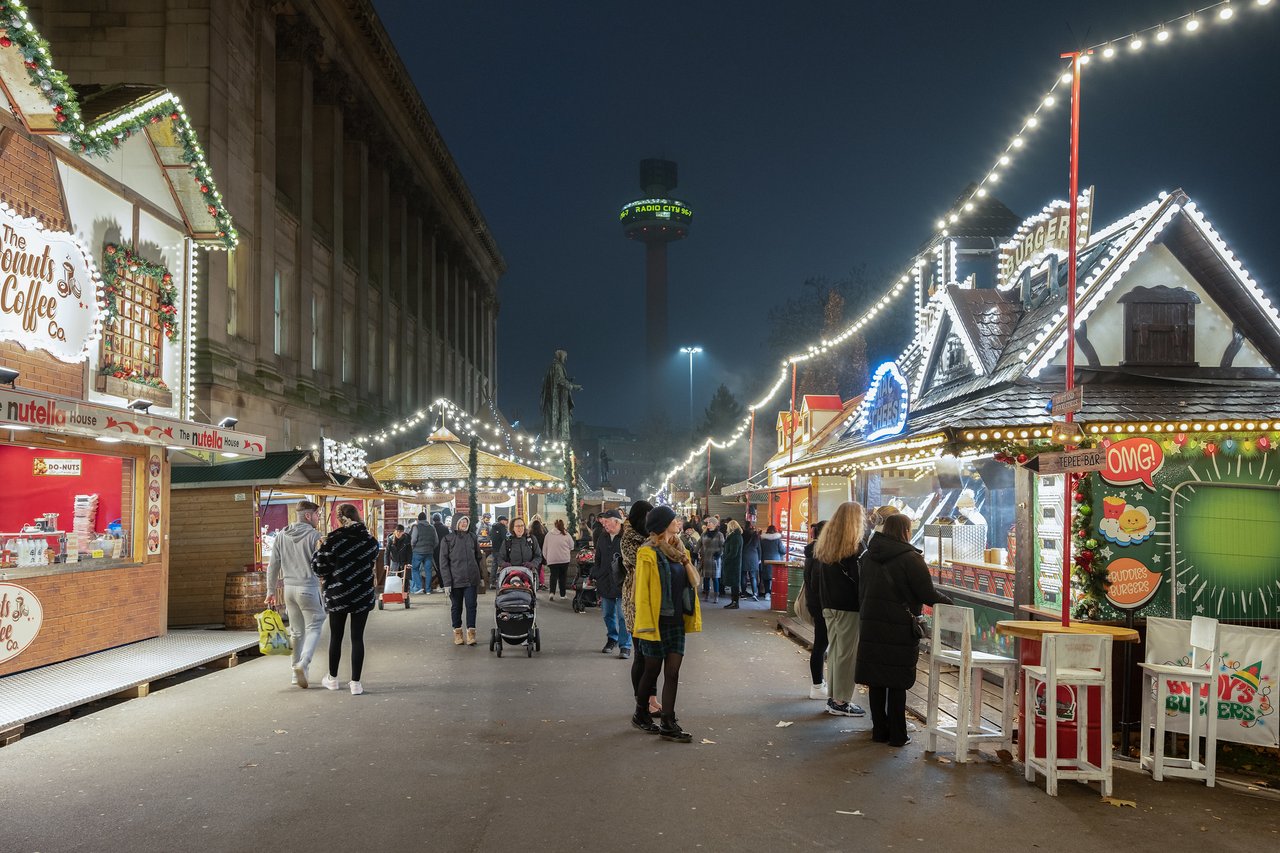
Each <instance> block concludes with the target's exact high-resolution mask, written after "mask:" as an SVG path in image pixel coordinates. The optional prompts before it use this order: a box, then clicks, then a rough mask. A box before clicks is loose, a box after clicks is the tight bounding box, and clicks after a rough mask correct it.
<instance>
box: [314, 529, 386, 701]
mask: <svg viewBox="0 0 1280 853" xmlns="http://www.w3.org/2000/svg"><path fill="white" fill-rule="evenodd" d="M338 523H339V524H340V525H341V526H340V527H338V529H336V530H334V531H332V532H331V533H330V534H329V535H328V536H326V537H324V538H323V539H321V540H320V548H319V549H318V550H317V551H316V553H315V556H313V557H312V558H311V568H312V570H313V571H314V572H315V573H316V574H317V575H319V576H320V591H321V595H322V596H323V597H324V609H325V610H326V611H328V613H329V673H328V674H327V675H326V676H325V677H324V679H323V680H322V683H323V684H324V686H325V687H327V688H329V689H330V690H337V689H338V688H339V687H341V686H342V685H341V684H340V683H339V681H338V664H340V663H341V662H342V638H343V635H344V634H345V633H346V631H347V617H348V616H350V617H351V685H350V686H351V695H352V696H359V695H360V694H361V693H363V692H364V687H363V686H361V684H360V673H361V670H362V669H364V626H365V622H366V621H368V619H369V611H370V610H372V609H373V605H374V603H375V602H376V599H377V595H376V593H375V592H374V587H373V562H374V559H375V558H376V557H377V556H378V540H377V539H375V538H374V537H373V535H372V534H371V533H369V531H368V529H367V528H366V527H365V526H364V522H362V521H361V520H360V513H358V512H356V508H355V507H354V506H352V505H351V504H343V505H342V506H340V507H338Z"/></svg>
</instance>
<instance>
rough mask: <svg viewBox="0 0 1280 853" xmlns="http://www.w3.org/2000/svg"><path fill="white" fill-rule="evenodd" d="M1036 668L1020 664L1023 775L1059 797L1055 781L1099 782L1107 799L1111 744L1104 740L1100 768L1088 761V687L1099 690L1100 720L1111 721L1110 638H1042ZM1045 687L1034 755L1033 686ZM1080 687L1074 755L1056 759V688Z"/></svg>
mask: <svg viewBox="0 0 1280 853" xmlns="http://www.w3.org/2000/svg"><path fill="white" fill-rule="evenodd" d="M1042 649H1043V651H1042V657H1041V661H1042V663H1041V665H1040V666H1024V667H1023V668H1022V671H1023V673H1025V676H1024V677H1025V679H1026V683H1025V685H1024V689H1023V698H1022V701H1023V714H1022V718H1023V720H1025V725H1026V731H1025V732H1023V737H1024V739H1025V741H1026V746H1027V749H1026V777H1027V781H1028V782H1034V781H1035V780H1036V773H1037V772H1040V773H1042V774H1044V777H1045V791H1046V792H1047V793H1048V794H1049V796H1051V797H1056V796H1058V780H1059V779H1075V780H1077V781H1080V782H1084V783H1086V784H1087V783H1088V782H1090V781H1098V782H1101V783H1102V796H1104V797H1109V796H1111V742H1110V738H1109V737H1104V738H1103V744H1102V760H1101V762H1100V764H1101V766H1098V765H1094V764H1090V763H1089V697H1088V689H1089V688H1091V687H1096V688H1097V689H1099V690H1101V691H1102V721H1103V723H1104V725H1106V726H1110V721H1111V637H1110V636H1108V635H1099V634H1046V635H1045V637H1044V641H1043V643H1042ZM1037 684H1043V685H1044V686H1045V691H1044V698H1045V725H1044V728H1045V751H1044V755H1045V757H1044V758H1037V757H1036V717H1035V704H1036V685H1037ZM1059 686H1069V687H1076V688H1079V689H1078V690H1077V693H1076V695H1077V697H1078V698H1077V701H1076V755H1075V757H1074V758H1059V757H1058V711H1057V706H1058V687H1059Z"/></svg>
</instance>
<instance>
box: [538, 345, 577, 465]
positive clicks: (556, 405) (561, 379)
mask: <svg viewBox="0 0 1280 853" xmlns="http://www.w3.org/2000/svg"><path fill="white" fill-rule="evenodd" d="M568 357H569V354H568V353H567V352H565V351H564V350H562V349H558V350H556V356H555V360H553V361H552V362H551V367H549V368H548V369H547V375H546V376H545V377H543V379H542V440H543V441H563V442H566V443H567V442H568V441H569V427H570V420H571V417H572V415H573V392H574V391H581V390H582V386H581V385H575V384H574V383H573V380H572V379H570V377H569V374H568V372H567V371H566V370H565V360H566V359H567V358H568Z"/></svg>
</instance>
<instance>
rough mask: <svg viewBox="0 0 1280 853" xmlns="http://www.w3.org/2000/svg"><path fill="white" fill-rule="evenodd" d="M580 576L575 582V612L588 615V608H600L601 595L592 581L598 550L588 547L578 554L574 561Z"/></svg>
mask: <svg viewBox="0 0 1280 853" xmlns="http://www.w3.org/2000/svg"><path fill="white" fill-rule="evenodd" d="M574 563H575V565H577V567H578V576H577V577H576V578H574V580H573V612H574V613H586V612H587V608H588V607H599V606H600V593H599V592H598V591H597V590H596V582H595V581H593V580H592V579H591V568H592V567H593V566H594V565H595V563H596V549H595V548H593V547H591V546H590V545H588V546H587V547H585V548H583V549H582V550H581V551H579V552H578V558H577V559H576V560H575V561H574Z"/></svg>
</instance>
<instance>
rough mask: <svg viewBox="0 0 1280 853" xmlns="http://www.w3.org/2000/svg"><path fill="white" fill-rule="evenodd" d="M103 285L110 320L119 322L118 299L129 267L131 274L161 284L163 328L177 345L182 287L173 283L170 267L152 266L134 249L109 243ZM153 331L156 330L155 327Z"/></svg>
mask: <svg viewBox="0 0 1280 853" xmlns="http://www.w3.org/2000/svg"><path fill="white" fill-rule="evenodd" d="M103 259H104V260H103V266H102V285H103V290H104V291H105V292H106V294H107V321H108V322H110V321H111V320H115V319H116V317H117V316H119V313H120V309H119V308H118V307H117V306H116V300H115V297H116V296H117V295H119V293H120V291H121V289H122V287H123V284H122V282H121V278H122V277H123V275H124V271H125V269H126V268H127V269H128V270H129V272H140V273H142V274H143V275H149V276H151V277H152V278H154V279H156V280H157V281H158V282H160V307H159V309H158V310H157V312H156V313H157V314H158V315H159V318H158V319H159V323H160V328H161V329H162V331H163V332H164V336H165V338H166V339H167V340H168V341H169V343H177V342H178V337H179V336H180V335H181V324H180V323H179V322H178V306H177V301H178V287H177V285H175V284H174V283H173V273H171V272H169V270H168V268H167V267H164V266H161V265H160V264H156V263H152V262H151V261H148V260H147V259H146V258H144V257H142V256H141V255H136V254H134V253H133V251H132V250H130V249H126V248H124V247H123V246H117V245H115V244H114V243H108V244H107V245H106V247H105V248H104V249H103ZM152 328H156V327H155V326H153V327H152Z"/></svg>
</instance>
